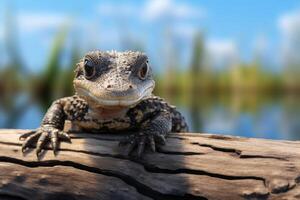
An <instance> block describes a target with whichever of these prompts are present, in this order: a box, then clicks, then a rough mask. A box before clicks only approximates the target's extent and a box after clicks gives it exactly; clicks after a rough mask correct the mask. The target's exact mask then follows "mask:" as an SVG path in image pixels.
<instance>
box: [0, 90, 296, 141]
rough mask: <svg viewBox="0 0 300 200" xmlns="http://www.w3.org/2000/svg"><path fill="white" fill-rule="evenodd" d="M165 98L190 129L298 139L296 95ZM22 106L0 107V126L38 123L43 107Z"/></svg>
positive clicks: (246, 135)
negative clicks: (189, 99)
mask: <svg viewBox="0 0 300 200" xmlns="http://www.w3.org/2000/svg"><path fill="white" fill-rule="evenodd" d="M167 99H169V101H171V102H172V103H173V104H175V105H177V107H178V109H179V110H180V111H181V112H182V113H183V115H184V116H185V117H186V119H187V122H188V124H189V126H190V129H191V131H192V132H202V133H203V132H205V133H215V134H227V135H236V136H243V137H259V138H269V139H286V140H300V103H299V102H300V101H299V100H300V96H299V97H298V96H295V95H294V96H280V97H278V96H267V97H257V96H243V97H240V96H235V97H228V96H227V97H224V96H218V97H205V98H204V97H199V99H196V101H194V103H193V104H192V103H187V102H188V101H186V100H182V101H181V100H177V101H176V100H175V99H176V98H167ZM195 102H196V103H195ZM23 107H24V108H23V109H22V112H20V113H19V112H15V111H7V109H3V108H1V107H0V128H21V129H32V128H36V127H38V126H39V124H40V121H41V120H42V117H43V114H44V112H45V111H44V110H43V109H41V108H40V107H39V106H38V105H37V104H34V103H30V104H28V105H26V106H23Z"/></svg>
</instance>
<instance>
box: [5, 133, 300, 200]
mask: <svg viewBox="0 0 300 200" xmlns="http://www.w3.org/2000/svg"><path fill="white" fill-rule="evenodd" d="M24 131H26V130H0V199H23V200H24V199H58V198H60V199H300V187H299V183H300V142H299V141H274V140H265V139H255V138H240V137H232V136H220V135H212V134H197V133H180V134H175V133H174V134H170V135H169V137H168V139H167V144H166V145H165V146H162V147H160V148H158V152H157V153H150V152H147V154H146V155H145V156H144V157H143V159H135V158H128V157H127V156H125V155H124V154H123V147H119V146H118V141H119V140H120V139H121V138H122V137H124V135H109V134H102V135H100V134H83V133H73V134H71V136H72V144H67V143H62V144H61V146H60V149H61V150H60V152H59V154H58V155H57V156H54V155H53V153H52V152H51V151H48V152H47V151H46V152H45V153H44V156H43V158H42V160H37V158H36V157H35V154H34V152H29V153H27V154H26V155H23V154H22V153H21V150H20V145H21V142H20V141H18V137H19V135H20V134H21V133H24Z"/></svg>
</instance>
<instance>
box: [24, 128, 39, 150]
mask: <svg viewBox="0 0 300 200" xmlns="http://www.w3.org/2000/svg"><path fill="white" fill-rule="evenodd" d="M40 134H41V132H36V133H34V134H32V135H31V136H29V137H28V138H27V139H26V140H25V142H24V143H23V144H22V152H23V153H24V152H25V151H26V149H27V148H28V147H29V146H31V145H32V143H34V141H35V140H37V139H38V137H39V136H40Z"/></svg>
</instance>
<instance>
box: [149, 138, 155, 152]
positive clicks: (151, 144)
mask: <svg viewBox="0 0 300 200" xmlns="http://www.w3.org/2000/svg"><path fill="white" fill-rule="evenodd" d="M148 139H149V144H150V149H151V151H152V152H155V151H156V148H155V141H154V137H153V135H150V136H149V137H148Z"/></svg>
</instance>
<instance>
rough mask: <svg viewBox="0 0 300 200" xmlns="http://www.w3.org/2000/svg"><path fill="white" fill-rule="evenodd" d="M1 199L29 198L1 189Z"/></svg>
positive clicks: (20, 199)
mask: <svg viewBox="0 0 300 200" xmlns="http://www.w3.org/2000/svg"><path fill="white" fill-rule="evenodd" d="M0 199H1V200H27V199H26V198H24V197H21V196H18V195H15V194H11V193H7V192H5V191H4V192H3V191H1V190H0Z"/></svg>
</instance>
